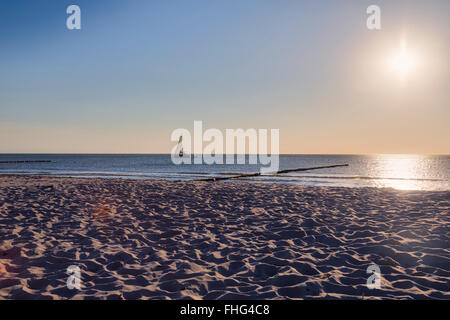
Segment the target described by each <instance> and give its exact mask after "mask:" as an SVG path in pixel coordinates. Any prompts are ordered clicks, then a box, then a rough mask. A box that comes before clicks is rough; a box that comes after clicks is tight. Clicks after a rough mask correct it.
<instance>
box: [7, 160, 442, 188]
mask: <svg viewBox="0 0 450 320" xmlns="http://www.w3.org/2000/svg"><path fill="white" fill-rule="evenodd" d="M33 160H50V161H51V162H39V163H2V162H5V161H33ZM246 163H247V164H240V165H237V164H235V165H226V164H223V165H217V164H213V165H206V164H203V165H194V164H192V165H186V164H183V165H175V164H173V163H172V161H171V158H170V155H168V154H0V174H46V175H59V176H81V177H104V178H111V177H121V178H126V179H168V180H196V179H202V178H205V177H220V176H224V175H229V174H232V173H252V172H258V171H259V169H260V166H259V165H250V164H248V161H246ZM334 164H348V165H349V166H348V167H338V168H330V169H321V170H314V171H305V172H297V173H295V172H293V173H287V174H282V175H276V176H274V175H264V176H260V177H255V178H247V179H246V180H245V181H246V182H252V181H253V182H263V183H283V184H297V185H308V186H345V187H391V188H395V189H403V190H442V191H443V190H450V156H449V155H441V156H439V155H433V156H425V155H280V170H281V169H291V168H301V167H315V166H327V165H334Z"/></svg>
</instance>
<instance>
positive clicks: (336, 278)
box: [0, 176, 450, 299]
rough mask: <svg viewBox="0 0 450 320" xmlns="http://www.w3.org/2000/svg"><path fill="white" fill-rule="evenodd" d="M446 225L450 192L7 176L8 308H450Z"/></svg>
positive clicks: (0, 295) (3, 261)
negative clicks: (426, 303) (357, 302)
mask: <svg viewBox="0 0 450 320" xmlns="http://www.w3.org/2000/svg"><path fill="white" fill-rule="evenodd" d="M449 213H450V192H424V191H399V190H393V189H375V188H337V187H302V186H287V185H275V184H273V185H272V184H256V183H242V182H216V183H212V182H169V181H131V180H121V179H101V178H98V179H83V178H56V177H38V176H0V299H67V298H70V299H240V298H242V299H314V298H325V299H335V298H346V299H348V298H350V299H380V298H387V299H419V298H420V299H422V298H437V299H450V250H449V248H450V215H449ZM372 264H377V265H378V266H379V268H380V271H381V288H380V289H373V290H370V289H368V288H367V286H366V281H367V278H368V277H369V276H370V275H369V274H367V272H366V270H367V268H368V266H369V265H372ZM71 265H75V266H78V267H79V268H80V271H81V288H80V290H77V289H73V290H70V289H68V288H67V285H66V281H67V278H68V277H69V275H68V274H67V272H66V271H67V268H68V267H69V266H71Z"/></svg>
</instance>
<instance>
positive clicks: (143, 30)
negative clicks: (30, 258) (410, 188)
mask: <svg viewBox="0 0 450 320" xmlns="http://www.w3.org/2000/svg"><path fill="white" fill-rule="evenodd" d="M70 4H77V5H79V6H80V7H81V16H82V29H81V30H74V31H69V30H67V29H66V24H65V23H66V18H67V14H66V8H67V6H68V5H70ZM370 4H378V5H379V6H380V7H381V13H382V30H380V31H369V30H367V28H366V18H367V15H366V8H367V6H368V5H370ZM405 37H406V38H407V41H408V45H409V47H410V48H411V49H410V50H411V53H412V54H413V55H417V56H418V57H419V58H418V60H420V68H419V67H417V70H413V71H414V74H411V75H409V77H410V78H409V79H408V83H406V84H405V83H399V82H400V81H397V80H398V79H394V78H395V76H394V75H392V74H391V75H388V73H387V71H386V70H383V68H384V67H383V66H382V63H381V61H383V60H384V59H385V58H386V57H387V56H389V54H390V52H392V51H394V52H395V50H397V49H398V47H399V43H400V42H401V39H403V38H405ZM449 39H450V1H448V0H442V1H432V2H427V1H400V0H399V1H395V2H393V1H356V0H353V1H344V0H339V1H325V0H324V1H289V0H283V1H274V0H272V1H265V0H240V1H233V0H230V1H225V0H222V1H207V0H203V1H200V0H192V1H147V0H145V1H144V0H142V1H140V0H132V1H123V0H108V1H101V0H95V1H92V0H86V1H76V0H72V1H65V0H58V1H56V0H53V1H52V0H47V1H41V0H40V1H31V0H29V1H23V0H15V1H4V0H1V1H0V152H56V153H57V152H74V153H76V152H98V153H102V152H125V153H126V152H138V153H147V152H149V153H151V152H170V148H171V146H172V145H173V143H172V142H171V141H170V133H171V132H172V130H174V129H176V128H179V127H184V128H188V129H190V128H192V124H193V121H194V120H203V121H204V124H205V126H206V127H216V128H221V129H222V128H238V127H242V128H244V129H245V128H269V129H270V128H279V129H280V139H281V141H280V142H281V152H284V153H450V141H449V140H450V139H449V136H450V129H449V128H450V111H449V108H450V105H449V101H448V92H449V90H450V75H449V70H450V68H449V60H450V55H449V47H450V45H449V41H450V40H449ZM380 69H381V70H380Z"/></svg>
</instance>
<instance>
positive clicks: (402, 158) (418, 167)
mask: <svg viewBox="0 0 450 320" xmlns="http://www.w3.org/2000/svg"><path fill="white" fill-rule="evenodd" d="M376 157H377V159H376V163H377V166H376V170H377V171H378V172H377V175H378V176H380V177H388V178H386V179H380V180H378V182H377V183H378V184H379V186H380V187H387V188H389V187H390V188H394V189H400V190H420V189H423V188H422V185H423V184H424V183H427V182H428V183H432V180H430V181H427V180H426V179H425V177H426V176H427V171H428V170H429V169H430V168H428V167H427V164H426V157H424V156H419V155H377V156H376Z"/></svg>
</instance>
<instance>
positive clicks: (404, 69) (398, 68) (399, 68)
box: [391, 44, 417, 78]
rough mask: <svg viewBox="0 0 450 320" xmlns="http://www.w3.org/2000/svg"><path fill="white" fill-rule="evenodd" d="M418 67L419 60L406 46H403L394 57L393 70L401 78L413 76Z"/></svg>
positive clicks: (392, 61)
mask: <svg viewBox="0 0 450 320" xmlns="http://www.w3.org/2000/svg"><path fill="white" fill-rule="evenodd" d="M416 66H417V59H416V57H415V56H414V54H413V53H412V52H411V51H410V50H408V48H407V46H406V44H403V45H402V48H401V49H400V50H399V51H398V52H396V53H395V54H393V56H392V60H391V68H392V70H393V71H394V72H395V73H396V74H397V75H398V76H400V77H401V78H405V77H407V76H408V75H409V74H411V73H412V72H413V71H414V70H415V69H416Z"/></svg>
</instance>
